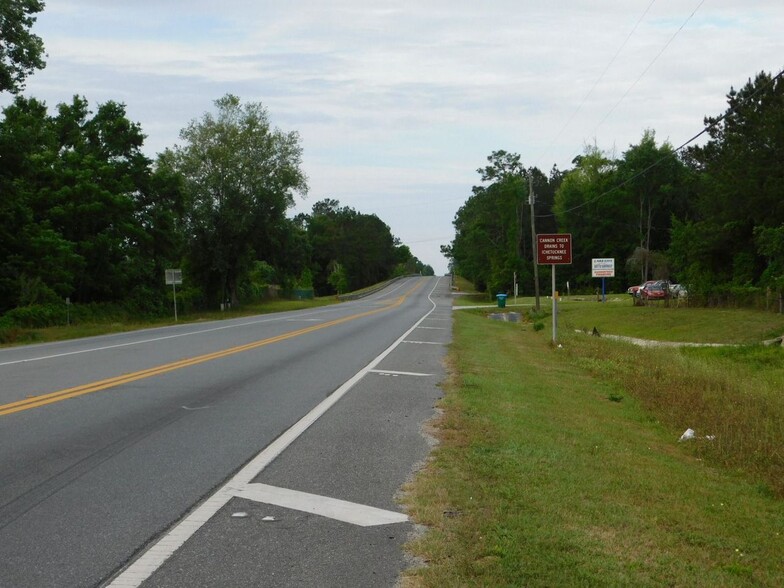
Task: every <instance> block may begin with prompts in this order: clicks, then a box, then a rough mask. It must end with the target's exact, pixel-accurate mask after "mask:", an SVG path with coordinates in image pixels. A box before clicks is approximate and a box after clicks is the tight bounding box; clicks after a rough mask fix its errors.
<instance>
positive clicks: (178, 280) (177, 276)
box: [166, 269, 182, 286]
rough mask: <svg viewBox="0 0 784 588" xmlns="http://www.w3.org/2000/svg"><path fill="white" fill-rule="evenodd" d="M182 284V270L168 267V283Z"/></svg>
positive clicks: (168, 284)
mask: <svg viewBox="0 0 784 588" xmlns="http://www.w3.org/2000/svg"><path fill="white" fill-rule="evenodd" d="M180 284H182V270H181V269H167V270H166V285H167V286H171V285H177V286H179V285H180Z"/></svg>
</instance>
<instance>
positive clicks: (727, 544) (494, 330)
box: [404, 296, 784, 587]
mask: <svg viewBox="0 0 784 588" xmlns="http://www.w3.org/2000/svg"><path fill="white" fill-rule="evenodd" d="M621 301H622V302H618V303H609V302H608V303H607V304H597V303H596V302H595V301H593V302H588V301H564V304H563V305H562V306H561V311H562V314H561V320H560V321H559V325H560V326H559V343H560V344H561V345H562V347H560V348H558V347H555V346H553V345H552V344H551V332H550V330H549V320H548V319H545V320H544V321H543V322H544V323H545V325H547V326H546V328H545V329H544V330H542V331H539V332H537V331H535V330H534V329H533V328H532V325H531V324H530V323H529V324H525V323H524V324H523V325H519V324H513V323H503V322H494V321H490V320H488V319H487V318H486V311H482V310H461V311H458V312H456V313H455V323H454V341H453V344H452V347H451V350H450V355H449V363H450V365H449V367H450V372H451V377H450V380H449V381H448V382H447V383H446V384H445V398H444V400H443V402H442V406H441V408H442V410H443V414H442V415H441V416H440V417H439V419H438V421H437V422H436V423H434V425H433V434H434V435H435V436H436V437H437V438H438V439H439V440H440V444H439V446H438V447H437V448H436V449H435V450H434V452H433V455H432V459H431V460H430V462H429V463H428V465H427V466H426V467H425V468H424V469H423V470H422V471H421V472H420V473H419V474H418V476H417V477H416V479H415V481H414V482H413V483H412V484H411V485H410V487H409V488H407V490H408V492H407V495H406V498H405V504H406V506H407V508H408V510H409V512H410V514H411V516H412V518H413V519H414V520H415V521H417V522H419V523H422V524H424V525H426V526H427V527H428V528H429V530H428V532H426V533H425V534H424V535H423V536H422V537H420V538H418V539H416V540H413V541H412V542H411V543H410V544H409V549H410V551H411V553H412V554H413V555H415V556H417V557H419V558H421V559H422V560H423V561H424V562H425V563H426V565H425V566H424V567H420V568H415V569H413V570H412V571H410V572H409V573H408V574H407V576H406V578H405V579H404V584H405V585H408V586H434V587H435V586H439V587H440V586H687V585H688V586H781V585H784V558H782V553H784V499H783V498H784V449H783V448H784V401H783V400H782V395H781V390H782V389H784V350H782V349H781V348H780V347H763V346H761V345H743V346H739V347H726V348H694V349H692V348H690V349H647V348H646V349H643V348H639V347H636V346H632V345H629V344H626V343H621V342H616V341H611V340H607V339H606V338H601V337H590V336H587V335H585V334H582V333H576V332H574V331H575V329H592V328H593V327H594V326H595V327H597V329H598V330H599V331H600V332H603V333H608V334H609V333H615V334H626V335H630V336H636V337H648V338H653V339H659V340H668V341H670V340H673V341H674V340H690V341H710V342H723V343H747V342H752V341H760V340H762V339H765V338H770V337H771V336H776V335H780V334H781V333H782V332H784V321H783V320H782V317H779V316H777V315H769V314H765V313H753V312H748V313H747V312H743V311H726V312H725V311H717V310H705V309H690V308H666V309H665V308H663V307H661V308H660V307H633V306H632V304H631V301H630V300H629V299H628V297H626V296H623V297H621ZM548 304H549V301H548V302H547V303H544V310H548V308H549V306H548ZM687 428H692V429H694V430H695V431H696V438H695V439H692V440H690V441H686V442H682V443H681V442H679V441H678V439H679V437H680V435H681V433H683V432H684V431H685V429H687Z"/></svg>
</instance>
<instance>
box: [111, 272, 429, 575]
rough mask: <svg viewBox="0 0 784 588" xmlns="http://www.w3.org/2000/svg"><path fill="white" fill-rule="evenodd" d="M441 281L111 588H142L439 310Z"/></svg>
mask: <svg viewBox="0 0 784 588" xmlns="http://www.w3.org/2000/svg"><path fill="white" fill-rule="evenodd" d="M440 283H441V278H438V281H437V282H436V285H435V286H433V289H432V290H431V291H430V293H429V294H428V295H427V298H428V300H430V303H431V304H432V305H433V308H431V309H430V311H429V312H427V313H426V314H425V315H424V316H423V317H422V318H421V319H419V320H418V321H417V322H416V323H415V324H414V326H412V327H411V328H410V329H409V330H408V331H406V332H405V333H403V334H402V335H401V336H400V338H398V339H397V341H395V342H394V343H392V345H390V346H389V347H387V348H386V349H385V350H384V351H382V352H381V354H380V355H378V356H377V357H376V358H375V359H373V360H372V361H371V362H370V363H369V364H367V365H366V366H365V367H364V368H362V369H361V370H360V371H359V372H357V373H356V374H355V375H354V376H353V377H352V378H350V379H349V380H348V381H347V382H345V383H344V384H343V385H342V386H340V388H338V389H337V390H335V391H334V392H333V393H332V394H330V395H329V396H328V397H327V398H325V399H324V400H322V401H321V403H319V404H318V405H317V406H316V407H314V408H313V409H312V410H311V411H310V412H309V413H308V414H306V415H305V416H304V417H302V418H301V419H300V420H299V421H297V422H296V423H294V425H292V427H291V428H289V429H288V430H287V431H285V432H284V433H283V434H282V435H281V436H280V437H278V438H277V439H275V441H273V442H272V443H270V444H269V445H268V446H267V447H266V448H265V449H264V450H262V452H261V453H259V454H258V455H257V456H256V457H254V458H253V459H252V460H251V461H250V462H248V464H246V465H245V467H243V468H242V469H241V470H240V471H239V472H237V474H235V476H234V477H233V478H232V479H231V480H229V481H228V482H226V484H224V485H223V486H222V487H221V488H220V489H219V490H218V491H217V492H215V494H213V495H212V496H210V497H209V498H208V499H207V500H205V501H204V502H203V503H202V504H201V505H199V506H198V507H197V508H196V510H194V511H193V512H191V513H190V514H189V515H188V516H186V517H185V518H184V519H182V520H181V521H180V522H179V523H177V524H176V525H175V526H174V527H173V528H172V529H171V530H170V531H169V532H168V533H166V534H165V535H164V536H163V537H162V538H161V539H159V540H158V541H156V542H155V543H154V544H153V545H152V546H150V548H149V549H147V551H145V552H144V553H143V554H142V555H141V556H140V557H139V558H138V559H136V560H135V561H134V562H133V563H131V564H130V565H129V566H128V567H127V568H125V569H124V570H123V571H122V572H121V573H120V574H119V575H118V576H116V577H115V578H114V579H113V580H112V581H111V582H110V583H109V584H107V585H106V586H107V588H138V587H139V586H141V584H142V583H143V582H144V581H145V580H147V578H149V577H150V576H152V575H153V574H154V573H155V571H156V570H157V569H158V568H160V567H161V566H162V565H163V564H164V563H165V562H166V560H167V559H169V557H171V556H172V555H173V554H174V552H175V551H177V549H179V548H180V547H181V546H182V545H183V544H184V543H185V542H186V541H187V540H188V539H190V538H191V537H192V536H193V535H194V534H195V533H196V531H198V530H199V529H200V528H201V527H202V525H204V523H206V522H207V521H208V520H209V519H210V518H211V517H212V516H213V515H214V514H215V513H217V512H218V511H219V510H220V509H221V508H223V506H225V505H226V503H228V502H229V500H231V498H232V496H233V495H235V494H236V493H238V492H241V491H242V489H243V487H244V486H245V485H247V484H249V483H250V482H251V480H252V479H253V478H255V477H256V476H258V475H259V474H260V473H261V472H262V470H264V468H266V467H267V466H268V465H269V464H270V463H272V461H273V460H274V459H275V458H276V457H278V456H279V455H280V454H281V453H283V451H284V450H285V449H286V448H287V447H288V446H289V445H291V444H292V443H293V442H294V441H295V440H296V439H297V438H298V437H299V436H300V435H302V434H303V433H304V432H305V431H307V430H308V428H309V427H310V426H311V425H312V424H313V423H315V422H316V421H317V420H318V419H319V418H321V417H322V416H323V415H324V413H326V412H327V411H328V410H329V409H330V408H332V406H334V405H335V403H337V402H338V400H340V399H341V398H343V396H345V395H346V393H347V392H348V391H349V390H351V389H352V388H353V387H354V386H355V385H356V384H357V382H359V381H360V380H361V379H362V378H364V377H365V376H366V375H367V374H368V373H369V372H370V371H372V370H373V369H374V368H375V367H376V366H377V365H378V364H379V363H381V362H382V361H383V360H384V358H386V357H387V356H388V355H389V354H390V353H392V351H394V350H395V348H396V347H397V346H398V345H400V344H401V343H402V342H403V341H404V340H405V338H406V337H408V336H409V335H410V334H411V332H412V331H414V329H416V328H417V327H418V326H419V325H420V324H421V323H422V321H424V320H425V319H426V318H427V317H428V316H430V314H431V313H432V312H433V311H434V310H435V309H436V303H435V302H433V299H432V298H431V296H432V294H433V292H434V291H435V289H436V288H437V287H438V284H440Z"/></svg>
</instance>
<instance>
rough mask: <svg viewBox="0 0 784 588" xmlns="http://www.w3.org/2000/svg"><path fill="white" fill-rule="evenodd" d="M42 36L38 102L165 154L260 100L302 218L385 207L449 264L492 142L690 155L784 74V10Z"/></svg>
mask: <svg viewBox="0 0 784 588" xmlns="http://www.w3.org/2000/svg"><path fill="white" fill-rule="evenodd" d="M34 31H35V32H36V33H37V34H38V35H40V36H41V37H42V38H43V40H44V43H45V45H46V50H47V53H48V59H47V67H46V69H44V70H43V71H40V72H37V73H36V74H35V75H34V76H33V77H32V78H31V79H30V80H29V82H28V84H27V90H26V94H28V95H32V96H35V97H37V98H40V99H43V100H45V101H46V102H47V104H49V106H50V107H54V106H55V105H56V104H57V103H59V102H63V101H69V100H70V98H71V97H72V96H73V95H74V94H80V95H82V96H84V97H86V98H87V99H88V100H89V101H90V103H91V104H93V105H95V104H97V103H102V102H105V101H107V100H116V101H120V102H124V103H125V104H126V106H127V111H128V115H129V117H130V118H131V119H132V120H134V121H137V122H139V123H140V124H141V125H142V128H143V130H144V132H145V134H146V135H147V137H148V138H147V142H146V151H147V152H148V154H149V155H150V156H151V157H154V155H155V154H156V153H158V152H159V151H162V150H163V149H164V148H166V147H170V146H173V145H174V144H176V143H177V142H178V141H179V131H180V129H181V128H183V127H184V126H185V125H186V124H187V123H188V122H189V121H190V120H192V119H194V118H199V117H200V116H201V115H202V114H203V113H204V112H206V111H208V110H211V109H212V106H213V101H214V100H215V99H217V98H219V97H221V96H223V95H224V94H226V93H232V94H236V95H238V96H239V97H240V98H241V99H242V100H243V101H254V102H261V103H263V104H264V105H265V106H266V107H267V108H268V110H269V114H270V118H271V120H272V122H273V123H274V124H275V126H278V127H279V128H281V129H282V130H284V131H291V130H296V131H298V132H299V133H300V135H301V138H302V143H303V147H304V167H305V170H306V173H307V174H308V177H309V183H310V193H309V195H308V197H307V199H306V200H303V201H300V202H299V203H298V205H297V211H306V212H309V211H310V208H311V206H312V205H313V203H315V202H317V201H318V200H321V199H323V198H336V199H338V200H339V201H340V202H341V204H343V205H347V206H352V207H353V208H356V209H357V210H359V211H361V212H364V213H375V214H377V215H378V216H379V217H380V218H381V219H382V220H383V221H384V222H386V223H387V224H388V225H389V226H390V228H391V229H392V232H393V234H395V235H396V236H397V237H399V238H400V239H401V240H402V241H403V242H404V243H406V244H408V245H409V246H410V247H411V249H412V251H413V252H414V254H415V255H417V257H419V258H420V259H421V260H422V261H423V262H425V263H428V264H430V265H432V266H433V267H434V268H435V269H436V271H437V272H438V273H444V272H445V271H446V269H447V266H446V260H444V259H443V257H442V256H441V254H440V252H439V249H440V245H441V244H445V243H448V242H449V241H450V240H451V239H452V237H453V228H452V219H453V218H454V214H455V212H456V211H457V209H458V208H459V207H460V206H461V205H462V203H463V202H464V201H465V200H466V198H467V197H468V196H469V195H470V193H471V186H473V185H474V184H477V183H478V182H479V177H478V175H477V173H476V169H477V168H478V167H480V166H482V165H483V164H484V163H485V160H486V157H487V156H488V155H489V154H490V153H491V152H492V151H494V150H497V149H505V150H507V151H512V152H515V153H519V154H521V156H522V160H523V163H524V164H525V165H526V166H537V167H539V168H540V169H542V170H543V171H545V172H546V171H547V170H549V169H550V168H551V167H552V166H553V165H554V164H555V165H558V167H559V168H561V169H568V168H569V167H570V165H571V161H572V159H573V158H574V157H575V156H576V155H578V154H580V153H581V152H582V151H583V149H584V147H585V145H586V144H596V145H598V146H599V147H600V148H602V149H604V150H607V151H610V152H613V151H614V152H615V153H616V154H621V153H622V152H623V151H624V150H626V149H627V148H628V146H629V145H630V144H632V143H636V142H638V141H639V139H640V137H641V136H642V133H643V131H644V130H645V129H647V128H650V129H653V130H655V131H656V135H657V138H658V139H659V140H660V141H664V140H669V141H670V142H671V143H672V144H673V145H675V146H678V145H680V144H681V143H682V142H684V141H685V140H687V139H688V138H690V137H692V136H693V135H694V134H696V133H697V132H698V131H699V130H701V129H702V121H703V117H704V116H706V115H718V114H721V113H723V112H724V111H725V110H726V100H725V95H726V93H727V92H728V91H729V89H730V87H731V86H735V87H738V86H741V85H743V84H744V83H745V81H746V80H747V79H748V78H749V77H753V76H754V75H755V74H756V73H757V72H759V71H762V70H764V71H768V72H771V73H778V71H779V70H780V69H782V67H784V33H782V31H784V2H782V0H735V1H730V0H653V1H652V0H592V1H588V0H550V1H544V0H540V1H538V2H532V1H530V0H486V1H485V2H481V3H480V2H478V1H476V0H473V1H470V2H467V1H464V0H449V1H445V0H418V1H411V0H395V1H394V2H392V1H389V0H383V1H374V0H361V1H360V0H332V1H330V2H326V1H324V2H319V1H316V0H289V1H281V0H278V1H276V2H271V1H268V0H221V1H219V2H216V1H215V0H209V1H207V0H46V8H45V10H44V12H43V13H42V14H41V15H40V16H39V18H38V22H37V23H36V26H35V28H34ZM8 101H9V97H8V96H7V95H6V96H2V97H0V105H5V104H7V103H8ZM297 211H293V212H297Z"/></svg>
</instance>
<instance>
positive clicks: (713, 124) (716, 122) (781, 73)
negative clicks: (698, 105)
mask: <svg viewBox="0 0 784 588" xmlns="http://www.w3.org/2000/svg"><path fill="white" fill-rule="evenodd" d="M781 77H784V69H782V70H781V71H779V73H777V74H776V75H775V76H773V77H771V79H770V81H769V82H768V83H767V84H765V85H764V86H762V87H760V88H757V89H756V90H755V91H754V92H753V93H752V94H750V95H749V96H747V97H746V99H745V100H743V101H742V102H738V103H737V104H736V105H735V106H733V107H731V108H730V109H729V110H727V112H725V113H724V114H722V115H721V116H720V117H718V118H717V119H716V120H714V121H713V122H711V124H709V125H707V126H706V127H705V128H703V129H702V130H701V131H700V132H699V133H697V134H696V135H694V136H693V137H691V138H690V139H688V140H687V141H685V142H683V143H681V144H680V145H679V146H678V147H676V148H675V149H673V150H672V151H671V152H670V153H668V154H667V155H664V156H662V157H660V158H659V159H657V160H656V161H655V162H653V163H652V164H651V165H649V166H648V167H646V168H645V169H643V170H642V171H640V172H638V173H636V174H634V175H633V176H631V177H630V178H627V179H626V180H624V181H623V182H621V183H619V184H617V185H615V186H613V187H612V188H610V189H608V190H605V191H604V192H602V193H601V194H599V195H597V196H595V197H593V198H591V199H590V200H586V201H585V202H583V203H582V204H578V205H577V206H573V207H572V208H568V209H566V210H564V211H562V213H567V212H574V211H575V210H579V209H580V208H583V207H585V206H588V205H589V204H593V203H594V202H596V201H598V200H600V199H601V198H604V197H605V196H607V195H608V194H612V193H613V192H615V191H616V190H619V189H621V188H623V187H624V186H625V185H626V184H628V183H630V182H632V181H634V180H636V179H637V178H639V177H641V176H643V175H645V174H646V173H648V172H649V171H650V170H652V169H653V168H654V167H656V166H657V165H659V164H660V163H662V162H663V161H666V160H668V159H669V158H670V157H673V156H674V155H676V154H677V153H679V152H681V151H682V150H683V149H685V148H686V147H687V146H688V145H689V144H691V143H693V142H694V141H696V140H697V139H699V138H700V137H701V136H702V135H704V134H705V133H707V132H708V131H709V130H711V129H712V128H714V127H716V126H717V125H719V124H720V123H721V122H722V121H723V120H724V119H726V118H727V117H729V116H731V115H732V114H735V112H736V111H737V110H738V108H740V107H741V106H743V105H744V104H745V103H747V102H749V101H751V100H752V99H754V98H755V97H756V96H757V95H758V94H760V93H761V92H763V91H765V90H767V89H768V88H770V87H771V86H772V85H773V83H774V82H775V81H776V80H778V79H779V78H781ZM554 216H555V213H551V214H538V215H536V218H550V217H554Z"/></svg>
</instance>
